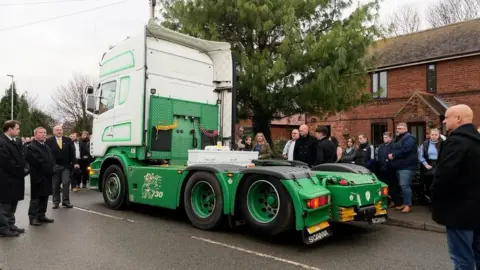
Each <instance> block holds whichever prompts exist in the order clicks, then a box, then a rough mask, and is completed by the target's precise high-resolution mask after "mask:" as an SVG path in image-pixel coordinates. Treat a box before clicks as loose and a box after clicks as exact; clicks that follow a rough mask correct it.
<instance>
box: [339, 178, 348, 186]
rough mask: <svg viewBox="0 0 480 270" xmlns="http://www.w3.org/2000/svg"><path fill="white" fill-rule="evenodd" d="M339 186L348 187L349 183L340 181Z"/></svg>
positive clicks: (343, 180)
mask: <svg viewBox="0 0 480 270" xmlns="http://www.w3.org/2000/svg"><path fill="white" fill-rule="evenodd" d="M338 184H339V185H341V186H348V181H347V180H345V179H340V181H338Z"/></svg>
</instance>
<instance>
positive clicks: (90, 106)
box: [85, 87, 96, 113]
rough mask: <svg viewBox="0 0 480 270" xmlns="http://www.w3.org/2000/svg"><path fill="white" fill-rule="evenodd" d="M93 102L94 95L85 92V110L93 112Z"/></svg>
mask: <svg viewBox="0 0 480 270" xmlns="http://www.w3.org/2000/svg"><path fill="white" fill-rule="evenodd" d="M92 89H93V87H92ZM87 90H88V89H87ZM95 103H96V102H95V96H94V95H93V94H87V97H86V99H85V107H86V108H87V111H89V112H91V113H95V105H96V104H95Z"/></svg>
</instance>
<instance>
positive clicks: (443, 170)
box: [431, 105, 480, 270]
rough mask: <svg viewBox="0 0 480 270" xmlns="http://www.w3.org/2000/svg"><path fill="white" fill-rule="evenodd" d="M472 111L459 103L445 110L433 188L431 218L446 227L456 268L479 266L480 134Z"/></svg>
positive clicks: (477, 267) (449, 247) (449, 246)
mask: <svg viewBox="0 0 480 270" xmlns="http://www.w3.org/2000/svg"><path fill="white" fill-rule="evenodd" d="M472 121H473V112H472V109H470V108H469V107H468V106H466V105H456V106H453V107H451V108H449V109H448V110H447V111H446V113H445V120H444V121H443V123H444V124H445V126H446V128H447V131H448V132H449V136H448V137H447V139H446V140H445V141H444V142H443V143H442V148H441V150H440V153H439V156H438V161H437V167H436V169H435V173H434V177H435V178H434V181H433V184H432V187H431V199H432V219H433V220H435V221H436V222H437V223H439V224H442V225H445V226H446V227H447V240H448V249H449V253H450V258H451V259H452V261H453V264H454V268H455V269H472V270H473V269H475V266H476V269H480V134H478V131H477V129H476V127H475V126H474V125H473V124H472Z"/></svg>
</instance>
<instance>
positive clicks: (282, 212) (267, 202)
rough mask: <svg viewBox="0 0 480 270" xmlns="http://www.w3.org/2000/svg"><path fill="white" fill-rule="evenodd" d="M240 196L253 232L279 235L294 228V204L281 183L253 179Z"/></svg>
mask: <svg viewBox="0 0 480 270" xmlns="http://www.w3.org/2000/svg"><path fill="white" fill-rule="evenodd" d="M238 194H239V197H238V200H239V201H238V202H239V210H240V214H241V215H242V217H243V218H244V219H245V221H246V222H247V224H248V226H249V227H250V228H251V229H252V230H254V231H257V232H259V233H263V234H269V235H277V234H280V233H283V232H286V231H288V230H290V229H291V228H292V227H293V226H294V224H295V223H294V222H295V211H294V208H293V203H292V200H291V198H290V195H289V194H288V191H287V190H286V188H285V187H284V186H283V185H282V183H280V181H279V180H278V179H276V178H274V177H271V176H263V175H252V176H249V177H248V178H246V179H245V180H243V183H242V184H241V186H240V189H239V193H238Z"/></svg>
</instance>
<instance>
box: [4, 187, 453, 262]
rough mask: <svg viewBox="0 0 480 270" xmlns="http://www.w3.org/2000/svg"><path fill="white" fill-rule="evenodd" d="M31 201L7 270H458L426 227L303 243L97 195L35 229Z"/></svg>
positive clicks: (360, 226) (21, 214)
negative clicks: (198, 224) (200, 225)
mask: <svg viewBox="0 0 480 270" xmlns="http://www.w3.org/2000/svg"><path fill="white" fill-rule="evenodd" d="M28 193H29V192H28V187H27V194H28ZM28 201H29V197H28V196H27V197H26V199H25V200H24V201H22V202H21V203H20V204H19V208H18V210H17V215H16V216H17V225H18V226H21V227H24V228H26V229H27V232H26V233H25V234H23V235H21V236H20V237H16V238H1V239H0V269H2V270H36V269H39V270H40V269H42V270H44V269H49V270H55V269H69V270H77V269H78V270H80V269H81V270H84V269H92V270H93V269H102V270H109V269H115V270H118V269H132V270H138V269H142V270H148V269H155V270H158V269H167V270H174V269H285V270H287V269H316V270H326V269H329V270H330V269H342V270H343V269H348V268H352V266H353V267H354V268H355V269H366V270H374V269H395V270H401V269H408V270H410V269H427V270H428V269H432V270H433V269H435V270H436V269H451V268H452V264H451V262H450V259H449V256H448V252H447V243H446V237H445V235H444V234H441V233H435V232H429V231H425V230H412V229H408V228H402V227H397V226H387V225H372V226H369V225H368V224H364V223H352V224H347V225H337V226H334V228H333V229H334V233H335V236H333V237H331V238H329V239H326V240H324V241H321V242H319V243H317V244H315V245H313V246H304V245H303V243H302V242H301V240H300V238H299V237H298V235H292V236H290V235H289V236H285V237H281V238H270V237H268V238H267V237H262V236H259V235H255V234H253V233H252V232H250V231H248V230H246V229H242V228H239V229H229V228H223V229H221V230H219V231H214V232H208V231H202V230H198V229H195V228H193V227H192V226H191V225H190V223H189V222H188V220H187V219H186V217H185V216H184V215H183V214H182V213H181V211H170V210H162V209H158V208H153V207H145V206H133V207H132V208H130V209H128V210H124V211H115V210H111V209H108V208H107V207H106V206H105V204H104V203H103V198H102V194H101V193H98V192H95V191H91V190H82V191H80V192H78V193H74V194H72V195H71V202H72V204H74V205H75V208H72V209H65V208H61V209H57V210H53V209H51V204H50V205H49V206H50V207H49V209H48V213H47V215H49V216H50V217H52V218H54V219H55V223H53V224H45V225H43V226H41V227H31V226H28V217H27V209H28ZM413 213H415V212H412V214H413Z"/></svg>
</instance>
